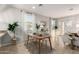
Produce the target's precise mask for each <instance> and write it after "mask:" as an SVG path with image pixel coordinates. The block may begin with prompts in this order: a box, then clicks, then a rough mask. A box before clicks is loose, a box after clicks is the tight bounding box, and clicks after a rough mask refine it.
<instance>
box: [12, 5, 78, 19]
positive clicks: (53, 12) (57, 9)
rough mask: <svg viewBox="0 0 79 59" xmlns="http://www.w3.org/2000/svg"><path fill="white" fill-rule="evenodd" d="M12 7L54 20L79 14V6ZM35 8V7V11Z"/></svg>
mask: <svg viewBox="0 0 79 59" xmlns="http://www.w3.org/2000/svg"><path fill="white" fill-rule="evenodd" d="M12 6H13V7H16V8H19V9H21V10H25V11H29V12H34V13H38V14H40V15H43V16H47V17H53V18H60V17H65V16H70V15H74V14H79V4H43V5H42V6H39V5H38V4H14V5H12ZM33 6H35V8H34V9H33V8H32V7H33Z"/></svg>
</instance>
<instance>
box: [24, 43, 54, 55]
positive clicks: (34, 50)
mask: <svg viewBox="0 0 79 59" xmlns="http://www.w3.org/2000/svg"><path fill="white" fill-rule="evenodd" d="M25 46H26V49H28V51H29V52H30V53H31V54H39V53H38V51H39V49H38V42H30V43H28V45H27V44H25ZM53 51H54V49H52V50H51V49H50V46H47V45H46V44H42V43H41V54H51V53H52V52H53Z"/></svg>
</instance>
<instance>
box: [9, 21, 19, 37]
mask: <svg viewBox="0 0 79 59" xmlns="http://www.w3.org/2000/svg"><path fill="white" fill-rule="evenodd" d="M17 26H18V23H17V22H14V23H13V24H9V25H8V30H9V31H11V32H13V33H14V38H15V29H16V27H17Z"/></svg>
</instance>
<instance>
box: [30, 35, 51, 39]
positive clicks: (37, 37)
mask: <svg viewBox="0 0 79 59" xmlns="http://www.w3.org/2000/svg"><path fill="white" fill-rule="evenodd" d="M29 36H31V37H33V38H36V39H45V38H50V35H43V36H39V35H33V34H31V35H29Z"/></svg>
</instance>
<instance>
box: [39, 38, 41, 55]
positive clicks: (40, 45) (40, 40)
mask: <svg viewBox="0 0 79 59" xmlns="http://www.w3.org/2000/svg"><path fill="white" fill-rule="evenodd" d="M40 47H41V40H40V39H39V54H40Z"/></svg>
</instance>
